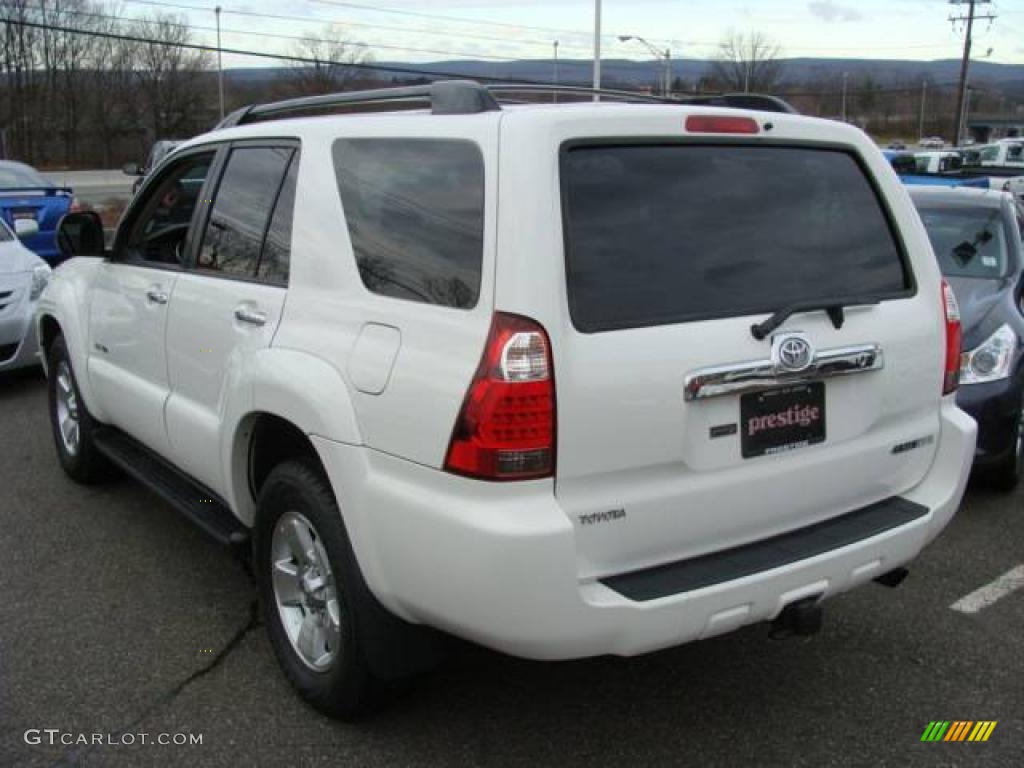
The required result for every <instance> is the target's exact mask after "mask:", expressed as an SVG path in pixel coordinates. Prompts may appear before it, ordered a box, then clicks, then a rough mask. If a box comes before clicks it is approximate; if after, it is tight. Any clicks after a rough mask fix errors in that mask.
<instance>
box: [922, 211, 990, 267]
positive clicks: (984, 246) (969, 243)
mask: <svg viewBox="0 0 1024 768" xmlns="http://www.w3.org/2000/svg"><path fill="white" fill-rule="evenodd" d="M920 213H921V220H922V221H924V227H925V229H926V230H928V238H929V239H930V240H931V241H932V248H934V249H935V256H936V258H938V260H939V268H940V269H941V270H942V274H944V275H946V276H947V277H978V278H987V279H990V280H994V279H999V278H1002V277H1005V276H1006V274H1007V272H1008V271H1009V263H1008V262H1009V258H1008V254H1007V248H1006V233H1005V230H1004V228H1003V226H1002V221H1001V219H1002V217H1001V210H1000V209H999V208H949V207H943V208H940V207H935V208H921V209H920Z"/></svg>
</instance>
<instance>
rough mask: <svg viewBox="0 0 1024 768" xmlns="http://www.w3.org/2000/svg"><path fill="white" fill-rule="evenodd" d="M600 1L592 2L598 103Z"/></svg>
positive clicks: (599, 80)
mask: <svg viewBox="0 0 1024 768" xmlns="http://www.w3.org/2000/svg"><path fill="white" fill-rule="evenodd" d="M600 89H601V0H594V91H595V93H594V101H600V100H601V95H600V94H599V93H596V91H599V90H600Z"/></svg>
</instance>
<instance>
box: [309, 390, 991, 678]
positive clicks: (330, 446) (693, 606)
mask: <svg viewBox="0 0 1024 768" xmlns="http://www.w3.org/2000/svg"><path fill="white" fill-rule="evenodd" d="M975 431H976V426H975V423H974V421H973V420H972V419H971V418H970V417H969V416H967V415H966V414H965V413H963V412H962V411H960V410H958V409H957V408H956V407H955V405H954V404H953V402H952V399H951V398H947V399H946V401H945V402H944V404H943V408H942V424H941V434H940V438H939V446H938V449H937V451H936V455H935V459H934V462H933V464H932V467H931V470H930V471H929V473H928V474H927V475H926V477H925V479H924V480H923V481H922V482H921V483H920V484H919V485H918V486H917V487H915V488H914V489H913V490H912V491H910V492H908V493H905V494H903V498H904V499H906V500H907V501H909V502H912V503H913V504H916V505H921V506H922V507H924V508H925V510H926V511H923V512H921V513H920V514H919V515H917V516H914V517H913V519H910V521H909V522H907V523H905V524H903V525H898V526H896V527H893V528H889V529H888V530H885V531H883V532H882V533H879V534H877V535H869V536H867V537H866V538H863V539H861V540H859V541H856V542H855V543H852V544H847V545H844V546H838V547H836V548H834V549H830V550H828V551H825V552H821V553H820V554H817V555H814V556H811V557H807V558H804V559H800V560H798V561H796V562H789V563H786V564H784V565H780V566H778V567H769V568H768V569H766V570H761V571H758V572H755V573H750V574H749V575H745V576H742V577H740V578H731V579H730V580H728V581H722V582H719V583H713V584H709V585H707V586H703V587H700V588H697V589H692V590H689V591H685V592H680V593H676V594H670V595H667V596H664V597H656V598H654V599H646V600H631V599H629V598H627V597H625V596H624V595H623V594H621V593H620V592H618V591H616V590H614V589H611V588H610V587H609V586H607V585H606V584H605V583H602V582H601V581H597V580H580V579H579V578H578V576H577V573H576V570H575V569H576V564H577V557H576V552H575V542H574V531H573V526H572V525H571V523H570V521H569V519H568V518H567V517H566V515H565V513H564V512H563V511H562V510H561V508H560V507H559V506H558V504H557V501H556V499H555V497H554V495H553V493H552V486H551V482H550V481H535V482H526V483H516V484H488V483H481V482H477V481H473V480H468V479H465V478H459V477H455V476H451V475H447V474H444V473H442V472H438V471H437V470H434V469H430V468H427V467H423V466H420V465H416V464H412V463H409V462H406V461H403V460H401V459H397V458H395V457H392V456H387V455H383V454H380V453H377V452H374V451H370V450H367V449H365V448H360V447H354V446H345V445H341V444H338V443H332V442H330V441H327V440H323V439H320V438H316V439H315V442H316V445H317V449H318V450H319V452H320V454H321V457H322V458H323V460H324V463H325V466H326V468H327V471H328V474H329V475H330V477H331V480H332V484H333V485H334V487H335V488H336V489H338V490H339V492H340V496H341V499H340V501H341V507H342V509H343V510H344V514H345V520H346V525H347V526H348V529H349V533H350V536H351V538H352V541H353V546H354V548H355V551H356V555H357V558H358V560H359V563H360V566H361V567H362V570H363V573H364V575H365V576H366V579H367V583H368V584H369V586H370V588H371V589H372V590H373V591H374V593H375V594H376V595H377V597H378V599H380V600H381V602H382V603H383V604H384V605H385V606H386V607H388V608H389V609H390V610H391V611H393V612H394V613H396V614H398V615H400V616H402V617H403V618H405V619H408V620H410V621H413V622H417V623H424V624H428V625H431V626H434V627H437V628H439V629H442V630H445V631H447V632H450V633H452V634H455V635H458V636H460V637H464V638H466V639H468V640H471V641H474V642H477V643H480V644H482V645H486V646H489V647H492V648H495V649H497V650H500V651H504V652H507V653H511V654H514V655H517V656H523V657H527V658H536V659H568V658H579V657H585V656H595V655H601V654H617V655H624V656H629V655H635V654H639V653H645V652H648V651H654V650H657V649H660V648H665V647H669V646H673V645H678V644H681V643H684V642H688V641H690V640H695V639H699V638H703V637H709V636H712V635H716V634H721V633H723V632H728V631H731V630H733V629H737V628H739V627H741V626H743V625H746V624H750V623H753V622H758V621H764V620H768V619H772V618H774V617H775V616H777V615H778V614H779V612H780V611H781V610H782V609H783V608H784V607H785V606H786V605H787V604H789V603H791V602H794V601H796V600H800V599H802V598H805V597H810V596H823V597H828V596H831V595H834V594H837V593H839V592H843V591H845V590H847V589H850V588H851V587H854V586H857V585H859V584H862V583H864V582H867V581H869V580H871V579H873V578H875V577H876V576H879V575H881V574H882V573H885V572H886V571H889V570H891V569H893V568H895V567H897V566H900V565H903V564H905V563H906V562H908V561H909V560H911V559H913V558H914V557H915V556H916V555H917V554H918V552H920V551H921V549H922V548H923V547H924V546H925V545H926V544H927V543H928V542H929V541H931V540H932V539H933V538H934V537H935V536H937V535H938V533H939V532H940V531H941V530H942V529H943V528H944V527H945V526H946V525H947V524H948V523H949V521H950V519H951V518H952V516H953V514H954V513H955V511H956V509H957V507H958V506H959V503H960V499H961V497H962V495H963V491H964V487H965V485H966V482H967V476H968V473H969V470H970V463H971V456H972V455H973V452H974V441H975ZM606 581H607V579H606Z"/></svg>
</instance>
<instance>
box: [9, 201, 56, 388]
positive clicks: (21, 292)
mask: <svg viewBox="0 0 1024 768" xmlns="http://www.w3.org/2000/svg"><path fill="white" fill-rule="evenodd" d="M15 226H16V227H17V235H15V233H14V232H12V231H11V229H10V228H9V227H8V226H7V223H6V222H4V221H2V220H0V373H3V372H6V371H11V370H14V369H16V368H26V367H28V366H32V365H39V362H40V360H39V342H38V340H37V339H36V331H35V324H34V323H33V322H32V316H33V314H34V313H35V309H36V300H37V299H38V298H39V294H41V293H42V292H43V288H45V287H46V284H47V282H49V279H50V271H51V270H50V267H49V265H47V263H46V262H45V261H43V260H42V259H41V258H39V257H38V256H36V255H35V254H34V253H32V251H30V250H29V249H28V248H26V247H25V246H24V245H22V243H21V240H20V239H19V238H20V237H31V236H32V235H34V234H36V233H37V232H38V231H39V225H38V224H37V223H36V222H35V221H29V220H26V219H19V220H18V221H16V222H15Z"/></svg>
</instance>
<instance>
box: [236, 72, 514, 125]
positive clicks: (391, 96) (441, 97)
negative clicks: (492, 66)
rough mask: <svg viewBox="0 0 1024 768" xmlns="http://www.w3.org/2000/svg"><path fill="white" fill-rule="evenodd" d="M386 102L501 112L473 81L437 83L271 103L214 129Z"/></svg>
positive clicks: (442, 111)
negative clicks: (298, 114)
mask: <svg viewBox="0 0 1024 768" xmlns="http://www.w3.org/2000/svg"><path fill="white" fill-rule="evenodd" d="M385 103H392V104H402V103H405V104H406V105H407V106H411V107H413V108H418V107H422V106H424V105H428V106H429V107H430V109H431V111H432V112H433V113H434V114H435V115H473V114H477V113H479V112H494V111H497V110H500V109H501V106H500V105H499V104H498V102H497V101H496V100H495V99H494V97H493V96H492V95H491V94H490V92H489V91H488V90H487V89H486V88H484V87H483V86H482V85H480V83H478V82H476V81H475V80H438V81H437V82H434V83H430V84H429V85H413V86H407V87H402V88H379V89H377V90H372V91H349V92H346V93H328V94H324V95H323V96H304V97H302V98H298V99H288V100H287V101H275V102H272V103H270V104H256V105H250V106H248V107H242V108H241V109H238V110H235V111H234V112H232V113H231V114H230V115H228V116H227V117H225V118H224V119H223V120H221V121H220V123H218V124H217V128H231V127H233V126H236V125H242V124H244V123H254V122H257V121H259V120H273V119H274V118H278V117H286V116H288V115H289V114H290V113H294V112H310V111H316V110H319V109H330V108H332V107H343V106H361V105H365V104H385Z"/></svg>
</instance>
